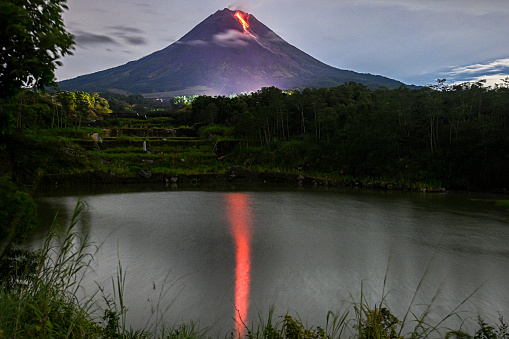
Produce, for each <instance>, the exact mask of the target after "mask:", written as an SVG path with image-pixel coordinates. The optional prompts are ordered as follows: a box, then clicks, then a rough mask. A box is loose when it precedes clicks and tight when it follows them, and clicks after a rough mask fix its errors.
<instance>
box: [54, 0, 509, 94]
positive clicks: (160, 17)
mask: <svg viewBox="0 0 509 339" xmlns="http://www.w3.org/2000/svg"><path fill="white" fill-rule="evenodd" d="M67 5H68V7H69V10H68V11H65V12H64V15H63V17H64V22H65V25H66V28H67V30H68V31H69V32H71V33H72V34H74V35H75V41H76V46H75V47H76V49H75V51H74V55H73V56H66V57H65V58H63V59H62V61H63V63H64V65H63V66H61V67H60V68H58V69H57V71H56V76H57V79H58V80H64V79H69V78H74V77H76V76H79V75H83V74H89V73H93V72H96V71H100V70H103V69H107V68H111V67H115V66H119V65H122V64H125V63H127V62H129V61H132V60H137V59H140V58H141V57H143V56H146V55H149V54H151V53H153V52H155V51H158V50H160V49H163V48H165V47H167V46H168V45H170V44H172V43H173V42H175V41H177V40H178V39H180V38H181V37H182V36H184V35H185V34H186V33H187V32H189V31H190V30H191V29H192V28H193V27H194V26H196V25H197V24H199V23H200V22H201V21H203V20H205V19H206V18H207V17H208V16H209V15H212V14H213V13H215V12H216V11H217V10H221V9H223V8H230V9H232V10H235V9H240V10H243V11H245V12H248V13H250V14H252V15H254V16H255V17H256V18H257V19H258V20H259V21H261V22H262V23H264V24H265V25H266V26H268V27H269V28H270V29H272V30H273V31H274V32H275V33H276V34H278V35H279V36H280V37H282V38H283V39H284V40H286V41H287V42H288V43H290V44H292V45H294V46H295V47H297V48H299V49H300V50H302V51H304V52H306V53H308V54H309V55H311V56H313V57H315V58H316V59H318V60H320V61H322V62H324V63H326V64H328V65H331V66H334V67H337V68H341V69H347V70H352V71H355V72H360V73H371V74H378V75H383V76H386V77H389V78H392V79H396V80H399V81H402V82H404V83H406V84H414V85H419V86H425V85H431V84H436V81H437V79H439V78H440V79H447V81H446V84H455V83H461V82H466V81H478V80H482V79H484V80H486V85H490V86H492V85H493V84H495V83H500V82H501V81H500V80H501V79H505V78H506V77H509V33H508V32H509V0H277V1H275V0H241V1H235V0H230V1H222V0H68V2H67Z"/></svg>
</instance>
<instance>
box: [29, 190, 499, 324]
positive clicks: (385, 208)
mask: <svg viewBox="0 0 509 339" xmlns="http://www.w3.org/2000/svg"><path fill="white" fill-rule="evenodd" d="M78 198H81V199H82V200H84V201H86V202H87V204H88V207H87V208H86V210H85V211H84V212H83V213H82V215H81V219H82V220H83V222H82V223H80V224H79V227H78V230H80V231H81V232H84V233H85V234H88V235H89V236H90V238H91V240H92V241H94V242H95V243H96V244H98V245H100V247H99V249H98V253H97V255H96V256H95V261H94V263H93V267H94V269H95V270H94V272H92V273H90V274H88V275H87V277H86V279H85V286H86V289H87V293H92V292H93V291H95V290H96V289H97V284H99V285H101V286H103V287H104V288H105V291H106V293H108V291H110V292H111V277H112V276H113V277H116V272H117V268H118V263H119V261H120V263H121V266H122V269H123V270H124V272H126V284H125V291H126V292H125V295H124V299H125V304H126V305H127V307H128V308H129V318H128V319H129V322H130V324H132V325H133V326H135V327H140V326H145V325H146V324H147V323H153V321H154V319H155V318H156V314H155V313H154V312H155V311H156V310H157V309H159V310H165V309H168V310H167V311H166V313H165V314H164V319H165V322H166V323H168V324H178V323H181V322H182V321H184V322H189V321H190V320H193V321H197V322H199V325H200V327H207V326H213V329H214V330H215V331H221V332H222V333H229V332H230V331H234V330H235V329H237V331H242V328H243V326H239V324H240V319H242V321H243V322H244V323H246V324H250V323H251V322H256V321H257V320H258V318H259V316H262V317H264V315H266V314H267V313H268V311H269V309H270V307H271V306H274V307H275V314H276V315H284V314H286V313H287V312H289V313H290V314H292V315H296V314H298V315H299V316H300V318H301V319H302V320H303V321H305V322H306V321H307V322H308V323H309V324H310V325H322V326H323V325H324V324H325V320H326V315H327V312H328V311H329V310H330V311H341V310H344V309H346V308H348V307H349V306H351V303H352V302H358V301H359V300H360V293H361V286H362V289H363V293H364V294H365V297H366V299H367V302H368V303H370V304H371V305H374V303H376V302H379V301H380V300H381V298H382V296H383V295H385V299H386V303H387V305H388V306H389V308H390V309H391V311H392V312H393V313H395V314H396V316H398V317H399V318H400V319H402V318H403V316H404V314H405V312H406V311H407V309H408V307H409V305H410V304H411V300H412V297H414V296H415V301H414V302H413V304H412V309H411V310H412V311H413V312H415V313H417V314H420V313H421V312H423V311H424V309H425V306H423V304H424V305H430V304H431V310H432V311H431V314H432V316H431V319H430V321H431V322H432V323H433V322H434V323H437V322H438V321H439V320H441V319H442V318H443V317H445V316H446V315H447V314H448V313H449V312H451V311H453V310H454V309H455V307H457V306H458V305H460V304H461V303H462V302H463V301H464V300H465V299H466V298H467V297H468V296H469V295H470V294H471V293H472V292H474V291H475V290H476V289H478V291H477V292H476V293H475V294H474V295H473V296H472V297H471V298H470V299H469V300H467V301H466V302H465V303H464V304H463V305H462V306H461V307H460V308H459V309H458V310H457V311H456V312H460V313H459V314H460V315H461V316H462V317H463V318H467V321H466V322H465V325H464V326H466V328H467V329H468V328H471V327H472V326H474V325H475V324H476V323H477V315H478V314H479V315H481V316H482V317H484V318H485V319H487V320H489V322H490V323H495V322H496V321H497V319H498V313H497V312H501V314H502V315H505V316H506V317H509V288H508V287H509V212H507V211H506V210H504V209H502V208H498V207H495V206H494V204H492V203H488V202H486V201H479V200H478V199H486V198H488V197H479V196H473V195H461V194H438V195H430V194H428V195H424V194H411V193H401V192H398V193H386V192H368V191H356V190H327V189H301V190H294V189H290V190H289V189H270V190H269V189H267V190H263V189H249V188H245V189H238V188H237V189H233V188H232V189H220V190H215V191H210V190H185V189H169V188H168V189H164V188H159V189H157V188H151V189H148V188H140V189H139V190H138V189H130V190H129V191H124V192H111V191H110V192H104V191H103V192H97V191H96V192H90V191H88V192H87V191H82V192H79V193H76V192H74V193H69V192H58V193H55V192H46V193H43V194H40V196H39V197H38V198H37V202H38V204H39V207H40V214H41V220H42V221H43V224H44V225H49V224H50V222H51V220H52V219H53V217H54V215H55V213H56V212H57V211H59V214H60V219H61V220H63V219H65V218H69V216H70V215H72V210H73V208H74V206H75V204H76V201H77V199H78ZM45 232H46V230H45V229H44V228H41V229H39V230H38V231H37V232H36V234H35V235H34V236H33V239H32V241H31V247H32V248H36V247H39V246H41V243H42V240H43V239H44V234H45ZM384 278H386V286H385V289H384ZM421 279H422V281H423V282H422V284H420V283H419V282H420V281H421ZM418 286H420V287H419V288H418ZM161 291H162V292H161ZM435 295H438V296H437V298H436V300H435V301H433V302H432V300H433V298H434V297H435ZM160 314H161V313H159V315H160ZM351 316H352V317H353V314H351ZM451 321H452V322H450V323H447V324H449V325H451V326H456V328H457V327H458V326H459V325H458V324H459V323H458V320H457V319H456V318H454V319H452V320H451ZM236 324H237V325H236Z"/></svg>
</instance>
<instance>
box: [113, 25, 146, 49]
mask: <svg viewBox="0 0 509 339" xmlns="http://www.w3.org/2000/svg"><path fill="white" fill-rule="evenodd" d="M108 28H110V29H111V30H112V34H113V35H116V36H118V37H120V38H122V39H123V40H124V41H125V42H126V43H127V44H129V45H147V40H146V39H145V38H144V37H143V36H141V35H140V34H143V33H144V31H143V30H141V29H139V28H136V27H131V26H125V25H115V26H109V27H108ZM130 33H135V34H136V35H131V34H130Z"/></svg>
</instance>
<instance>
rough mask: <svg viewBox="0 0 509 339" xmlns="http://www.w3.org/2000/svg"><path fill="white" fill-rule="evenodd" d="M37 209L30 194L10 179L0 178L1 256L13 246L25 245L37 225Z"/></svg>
mask: <svg viewBox="0 0 509 339" xmlns="http://www.w3.org/2000/svg"><path fill="white" fill-rule="evenodd" d="M36 220H37V208H36V206H35V203H34V201H33V200H32V198H31V197H30V195H29V194H28V193H25V192H21V191H19V190H18V189H17V187H16V185H15V184H14V183H13V182H12V181H11V180H10V178H9V177H6V176H3V177H0V256H1V255H2V254H3V252H4V250H5V249H6V248H7V247H8V246H9V245H10V244H11V243H12V244H21V243H23V242H24V241H25V240H26V239H27V237H28V235H29V234H30V232H31V231H32V230H33V228H34V227H35V225H36Z"/></svg>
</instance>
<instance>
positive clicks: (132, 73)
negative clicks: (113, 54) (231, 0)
mask: <svg viewBox="0 0 509 339" xmlns="http://www.w3.org/2000/svg"><path fill="white" fill-rule="evenodd" d="M236 13H239V15H238V16H236ZM242 19H244V20H245V23H246V26H247V25H249V27H246V28H244V27H243V24H242ZM348 81H356V82H359V83H362V84H364V85H366V86H368V87H371V88H377V87H379V86H385V87H388V88H395V87H399V86H401V85H403V83H401V82H399V81H396V80H392V79H389V78H386V77H383V76H377V75H371V74H361V73H356V72H353V71H346V70H341V69H337V68H334V67H331V66H328V65H326V64H324V63H322V62H320V61H318V60H317V59H315V58H313V57H311V56H310V55H308V54H306V53H304V52H302V51H301V50H299V49H298V48H296V47H294V46H292V45H290V44H288V43H287V42H286V41H284V40H283V39H282V38H281V37H279V36H278V35H276V34H275V33H274V32H273V31H271V30H270V29H269V28H268V27H267V26H265V25H264V24H262V23H261V22H259V21H258V20H257V19H256V18H255V17H254V16H252V15H248V14H246V13H243V12H234V11H231V10H229V9H224V10H220V11H217V12H216V13H214V14H212V15H211V16H209V17H208V18H207V19H205V20H204V21H202V22H201V23H200V24H198V25H197V26H196V27H194V28H193V29H192V30H191V31H189V32H188V33H187V34H186V35H185V36H183V37H182V38H181V39H180V40H178V41H177V42H175V43H173V44H171V45H170V46H168V47H166V48H164V49H162V50H160V51H157V52H154V53H152V54H150V55H148V56H146V57H143V58H141V59H139V60H136V61H131V62H129V63H127V64H125V65H122V66H118V67H115V68H111V69H107V70H104V71H100V72H96V73H92V74H88V75H83V76H79V77H77V78H74V79H70V80H64V81H61V82H59V87H60V89H62V90H83V91H96V92H99V91H125V92H129V93H141V94H146V95H147V94H150V93H153V94H154V95H155V94H157V95H159V94H161V95H167V96H172V95H180V94H187V95H189V94H206V95H227V94H231V93H240V92H247V91H256V90H258V89H260V88H261V87H265V86H276V87H278V88H280V89H294V88H305V87H331V86H336V85H340V84H343V83H344V82H348Z"/></svg>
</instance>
